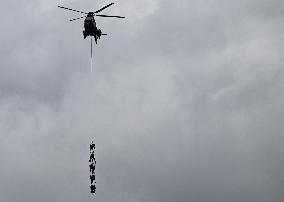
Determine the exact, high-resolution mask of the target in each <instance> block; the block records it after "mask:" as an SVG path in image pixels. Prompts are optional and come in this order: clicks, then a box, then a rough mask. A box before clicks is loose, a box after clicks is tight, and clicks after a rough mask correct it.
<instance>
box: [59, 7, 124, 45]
mask: <svg viewBox="0 0 284 202" xmlns="http://www.w3.org/2000/svg"><path fill="white" fill-rule="evenodd" d="M113 4H114V3H110V4H108V5H106V6H104V7H102V8H101V9H99V10H97V11H95V12H83V11H79V10H75V9H71V8H67V7H63V6H58V8H63V9H66V10H70V11H74V12H77V13H81V14H85V16H82V17H79V18H74V19H71V20H69V21H75V20H79V19H82V18H85V21H84V28H85V29H84V30H83V36H84V39H85V38H86V37H88V36H91V37H92V36H93V37H94V38H95V41H96V44H97V40H98V39H100V38H101V36H102V35H107V34H103V33H102V31H101V30H100V29H98V28H97V25H96V20H95V16H98V17H111V18H125V17H123V16H117V15H100V14H97V13H99V12H101V11H103V10H104V9H106V8H108V7H110V6H112V5H113Z"/></svg>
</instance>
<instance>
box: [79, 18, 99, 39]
mask: <svg viewBox="0 0 284 202" xmlns="http://www.w3.org/2000/svg"><path fill="white" fill-rule="evenodd" d="M84 28H85V30H84V31H83V35H84V39H85V38H86V37H87V36H93V37H94V38H95V40H96V42H97V39H98V38H100V37H101V35H102V31H101V30H100V29H98V28H97V26H96V21H95V18H94V16H93V13H89V14H88V15H87V17H86V18H85V21H84Z"/></svg>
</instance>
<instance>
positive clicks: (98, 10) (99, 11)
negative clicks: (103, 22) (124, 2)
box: [95, 3, 114, 13]
mask: <svg viewBox="0 0 284 202" xmlns="http://www.w3.org/2000/svg"><path fill="white" fill-rule="evenodd" d="M113 4H114V3H111V4H108V5H106V6H104V7H102V8H101V9H99V10H97V11H96V12H95V13H99V12H101V11H102V10H104V9H106V8H108V7H110V6H111V5H113Z"/></svg>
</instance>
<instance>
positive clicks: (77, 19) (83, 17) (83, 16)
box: [69, 16, 86, 22]
mask: <svg viewBox="0 0 284 202" xmlns="http://www.w3.org/2000/svg"><path fill="white" fill-rule="evenodd" d="M85 17H86V16H82V17H79V18H74V19H71V20H69V21H70V22H71V21H75V20H79V19H82V18H85Z"/></svg>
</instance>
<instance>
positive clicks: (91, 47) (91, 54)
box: [91, 36, 93, 72]
mask: <svg viewBox="0 0 284 202" xmlns="http://www.w3.org/2000/svg"><path fill="white" fill-rule="evenodd" d="M91 72H93V37H92V36H91Z"/></svg>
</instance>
